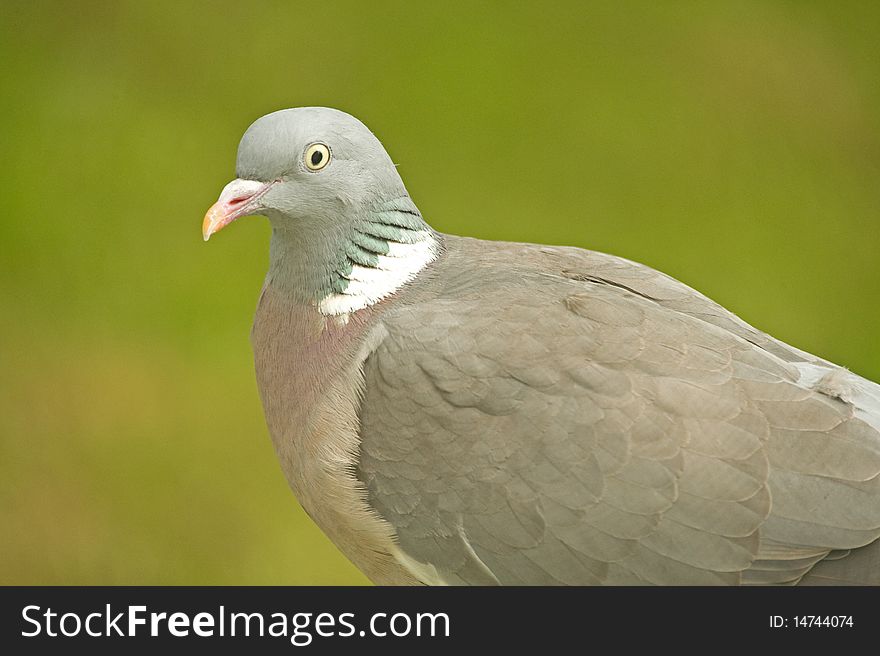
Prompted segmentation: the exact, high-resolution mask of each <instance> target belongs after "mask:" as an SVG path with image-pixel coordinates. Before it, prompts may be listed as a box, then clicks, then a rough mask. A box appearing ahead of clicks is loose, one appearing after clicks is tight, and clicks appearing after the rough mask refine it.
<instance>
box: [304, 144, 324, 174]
mask: <svg viewBox="0 0 880 656" xmlns="http://www.w3.org/2000/svg"><path fill="white" fill-rule="evenodd" d="M303 162H304V163H305V165H306V168H307V169H308V170H309V171H320V170H321V169H323V168H324V167H325V166H327V165H328V164H329V163H330V149H329V148H328V147H327V145H326V144H322V143H313V144H312V145H311V146H309V147H308V148H306V153H305V155H303Z"/></svg>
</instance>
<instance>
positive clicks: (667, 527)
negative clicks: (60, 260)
mask: <svg viewBox="0 0 880 656" xmlns="http://www.w3.org/2000/svg"><path fill="white" fill-rule="evenodd" d="M253 214H261V215H264V216H266V217H268V219H269V221H270V222H271V225H272V239H271V244H270V262H269V271H268V274H267V276H266V280H265V284H264V285H263V289H262V292H261V294H260V299H259V304H258V307H257V311H256V317H255V320H254V326H253V331H252V335H251V338H252V343H253V349H254V359H255V365H256V374H257V381H258V385H259V390H260V395H261V398H262V402H263V407H264V410H265V415H266V421H267V424H268V427H269V433H270V435H271V437H272V441H273V443H274V446H275V451H276V453H277V455H278V458H279V460H280V462H281V466H282V469H283V470H284V473H285V475H286V477H287V480H288V482H289V484H290V487H291V488H292V490H293V492H294V493H295V495H296V497H297V498H298V499H299V501H300V503H301V504H302V506H303V508H304V509H305V510H306V512H307V513H308V514H309V516H310V517H311V518H312V519H313V520H314V521H315V522H316V523H317V524H318V525H319V526H320V527H321V529H323V531H324V532H325V533H326V534H327V535H328V536H329V537H330V538H331V539H332V540H333V542H334V543H335V544H336V545H337V546H338V547H339V549H341V550H342V552H343V553H344V554H345V555H346V556H347V557H348V558H349V559H351V561H352V562H354V564H355V565H356V566H357V567H359V568H360V569H361V570H362V571H363V572H364V573H365V574H366V575H367V576H368V577H369V578H370V579H371V580H372V581H374V582H375V583H377V584H384V585H389V584H448V585H459V584H470V585H495V584H504V585H509V584H513V585H561V584H570V585H593V584H609V585H626V584H636V585H645V584H659V585H670V584H671V585H678V584H688V585H719V584H725V585H726V584H795V583H801V584H823V583H825V584H829V583H830V584H875V585H876V584H880V541H878V536H880V386H878V385H877V384H875V383H873V382H870V381H868V380H865V379H864V378H861V377H859V376H857V375H855V374H853V373H850V372H849V371H847V370H846V369H844V368H841V367H839V366H837V365H834V364H832V363H830V362H827V361H825V360H822V359H820V358H818V357H815V356H813V355H810V354H809V353H805V352H804V351H801V350H798V349H796V348H794V347H791V346H789V345H787V344H784V343H783V342H780V341H778V340H776V339H774V338H773V337H771V336H769V335H767V334H765V333H763V332H761V331H759V330H757V329H755V328H753V327H752V326H750V325H748V324H746V323H745V322H743V321H742V320H740V319H739V318H738V317H736V316H735V315H733V314H732V313H730V312H728V311H727V310H725V309H724V308H722V307H720V306H719V305H717V304H716V303H714V302H713V301H711V300H709V299H708V298H706V297H705V296H703V295H701V294H700V293H698V292H696V291H694V290H693V289H691V288H690V287H687V286H686V285H684V284H682V283H680V282H678V281H676V280H674V279H672V278H670V277H669V276H666V275H664V274H662V273H659V272H657V271H654V270H652V269H650V268H648V267H646V266H643V265H641V264H637V263H635V262H631V261H628V260H625V259H622V258H619V257H613V256H611V255H605V254H603V253H598V252H593V251H588V250H582V249H580V248H571V247H558V246H553V247H549V246H541V245H534V244H521V243H507V242H493V241H483V240H478V239H469V238H466V237H456V236H452V235H446V234H441V233H438V232H436V231H435V230H433V229H432V228H431V227H430V226H429V225H428V224H427V223H426V222H425V220H424V218H423V217H422V215H421V213H420V212H419V210H418V208H417V207H416V205H415V204H414V203H413V201H412V200H411V199H410V197H409V195H408V194H407V191H406V188H405V187H404V185H403V182H402V181H401V179H400V176H399V175H398V172H397V169H396V168H395V165H394V164H393V162H392V160H391V159H390V157H389V156H388V154H387V153H386V151H385V149H384V148H383V146H382V145H381V143H380V142H379V141H378V140H377V138H376V137H375V136H374V135H373V134H372V133H371V132H370V130H369V129H367V127H365V126H364V125H363V124H362V123H361V122H360V121H358V120H357V119H356V118H354V117H352V116H349V115H348V114H345V113H343V112H341V111H338V110H334V109H328V108H321V107H304V108H296V109H286V110H282V111H278V112H275V113H272V114H269V115H267V116H264V117H262V118H260V119H258V120H257V121H256V122H255V123H254V124H253V125H251V126H250V128H248V130H247V132H246V133H245V135H244V137H243V138H242V140H241V143H240V145H239V148H238V159H237V179H235V180H233V181H232V182H230V183H229V184H228V185H227V186H226V187H225V188H224V189H223V192H222V193H221V195H220V198H219V200H218V201H217V202H216V203H215V204H214V205H213V206H212V207H211V208H210V210H209V211H208V213H207V215H206V216H205V219H204V224H203V235H204V238H205V239H208V238H209V237H210V236H211V235H212V234H213V233H215V232H217V231H218V230H220V229H221V228H222V227H224V226H226V225H227V224H229V223H230V222H232V221H234V220H235V219H237V218H239V217H242V216H247V215H253Z"/></svg>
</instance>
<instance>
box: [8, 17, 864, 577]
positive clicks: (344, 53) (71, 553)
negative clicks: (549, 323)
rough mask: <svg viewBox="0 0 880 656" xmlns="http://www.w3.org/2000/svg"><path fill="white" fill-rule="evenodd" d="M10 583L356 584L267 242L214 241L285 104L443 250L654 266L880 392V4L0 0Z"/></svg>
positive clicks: (243, 226) (247, 228) (245, 235)
mask: <svg viewBox="0 0 880 656" xmlns="http://www.w3.org/2000/svg"><path fill="white" fill-rule="evenodd" d="M0 17H2V18H0V24H2V28H0V88H2V92H0V93H2V95H0V103H2V104H0V125H2V131H0V147H2V148H0V154H2V157H0V167H2V180H0V197H2V201H3V202H2V215H0V330H2V333H0V527H2V529H0V583H5V584H12V583H16V584H276V583H277V584H305V583H311V584H325V583H326V584H344V583H366V579H365V578H364V577H363V576H362V575H361V574H359V573H358V572H357V571H356V570H355V569H354V567H353V566H352V565H350V564H349V563H348V562H347V561H346V560H345V559H344V558H343V557H342V556H341V555H340V554H339V553H338V552H337V551H336V549H335V548H334V547H333V546H332V544H330V542H329V541H328V540H327V539H326V538H324V536H323V535H322V534H321V533H320V531H319V530H318V529H317V528H315V527H314V526H313V525H312V523H311V522H310V521H309V520H308V518H307V517H306V516H305V514H304V513H303V512H302V511H301V510H300V508H299V506H298V504H297V503H296V502H295V501H294V498H293V496H292V495H291V494H290V492H289V491H288V489H287V486H286V483H285V481H284V478H283V476H282V474H281V471H280V468H279V466H278V464H277V463H276V461H275V456H274V453H273V451H272V447H271V444H270V441H269V439H268V437H267V434H266V429H265V425H264V422H263V417H262V412H261V408H260V403H259V399H258V396H257V391H256V386H255V383H254V377H253V371H252V363H251V351H250V345H249V343H248V333H249V330H250V324H251V318H252V314H253V309H254V305H255V302H256V298H257V294H258V291H259V288H260V284H261V282H262V277H263V274H264V271H265V267H266V260H267V242H268V236H269V230H268V225H267V224H266V222H265V221H264V220H261V219H250V220H247V221H244V222H241V223H238V224H236V225H235V226H234V227H233V228H232V229H230V230H228V231H224V232H223V233H222V234H221V235H219V238H217V239H213V240H212V241H211V243H210V245H205V244H203V243H202V240H201V237H200V233H199V228H200V222H201V218H202V216H203V214H204V211H205V210H206V209H207V207H208V206H209V205H210V204H211V203H212V202H213V201H214V200H215V199H216V197H217V195H218V194H219V192H220V189H221V188H222V187H223V185H224V184H225V183H226V182H227V181H228V180H229V179H231V178H232V177H233V173H234V158H235V149H236V146H237V143H238V139H239V137H240V136H241V134H242V132H243V131H244V129H245V128H246V127H247V126H248V125H249V123H250V122H251V121H253V120H254V119H256V118H257V117H259V116H260V115H262V114H265V113H267V112H269V111H272V110H275V109H279V108H282V107H291V106H297V105H311V104H320V105H330V106H334V107H338V108H340V109H343V110H346V111H348V112H350V113H353V114H355V115H357V116H358V117H359V118H361V119H362V120H363V121H364V122H365V123H366V124H367V125H369V126H370V127H371V128H372V129H373V130H374V131H375V132H376V133H377V135H378V136H379V137H380V138H381V139H382V140H383V142H384V143H385V145H386V146H387V148H388V150H389V151H390V153H391V154H392V157H393V158H394V159H395V161H396V162H399V163H400V172H401V174H402V175H403V177H404V179H405V181H406V182H407V185H408V187H409V190H410V193H411V195H412V196H413V198H414V199H415V200H416V202H417V203H418V204H419V206H420V208H421V209H422V211H423V213H424V214H425V216H426V217H427V218H428V220H429V221H430V222H431V223H432V224H433V225H434V227H436V228H438V229H439V230H442V231H446V232H453V233H459V234H467V235H474V236H479V237H488V238H498V239H509V240H521V241H536V242H544V243H557V244H574V245H579V246H585V247H589V248H593V249H597V250H603V251H608V252H612V253H615V254H618V255H623V256H626V257H629V258H631V259H635V260H639V261H641V262H645V263H647V264H650V265H652V266H654V267H656V268H659V269H661V270H663V271H665V272H667V273H669V274H671V275H673V276H676V277H678V278H679V279H681V280H683V281H685V282H687V283H689V284H691V285H692V286H694V287H697V288H698V289H700V290H701V291H703V292H704V293H706V294H708V295H709V296H711V297H712V298H714V299H716V300H717V301H719V302H721V303H722V304H724V305H726V306H727V307H729V308H730V309H732V310H734V311H735V312H737V313H739V314H740V315H741V316H743V317H744V318H745V319H746V320H748V321H750V322H751V323H753V324H755V325H757V326H758V327H760V328H762V329H765V330H767V331H769V332H771V333H773V334H774V335H776V336H778V337H780V338H782V339H784V340H786V341H789V342H791V343H793V344H795V345H797V346H799V347H801V348H804V349H807V350H810V351H812V352H815V353H817V354H820V355H822V356H824V357H827V358H830V359H831V360H834V361H835V362H838V363H840V364H843V365H846V366H847V367H850V368H851V369H853V370H855V371H856V372H858V373H861V374H863V375H865V376H868V377H871V378H874V379H875V380H876V379H880V302H878V299H880V131H878V128H880V38H878V34H880V4H878V3H877V2H873V1H866V2H861V3H852V2H831V1H828V2H800V1H798V2H794V1H792V2H744V1H743V0H736V1H731V2H668V3H655V2H635V3H633V2H624V3H621V2H607V3H605V2H603V3H584V2H571V3H564V4H559V5H555V6H554V5H547V4H545V3H540V4H539V3H528V4H526V3H501V2H491V3H462V4H460V5H457V6H454V5H452V4H450V3H429V2H424V3H422V2H420V3H412V2H409V3H407V2H370V3H365V2H346V3H315V2H309V3H294V2H189V3H187V2H106V3H89V2H76V3H74V2H69V3H68V2H65V3H62V2H54V3H46V2H26V3H25V2H9V1H8V0H7V1H4V2H3V3H2V5H0Z"/></svg>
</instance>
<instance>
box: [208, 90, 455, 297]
mask: <svg viewBox="0 0 880 656" xmlns="http://www.w3.org/2000/svg"><path fill="white" fill-rule="evenodd" d="M236 175H237V179H236V180H233V181H232V182H230V183H229V184H228V185H227V186H226V187H225V188H224V190H223V192H222V193H221V195H220V198H219V199H218V201H217V202H216V203H215V204H214V205H213V206H212V207H211V209H210V210H209V211H208V213H207V215H206V216H205V220H204V223H203V226H202V231H203V235H204V238H205V239H206V240H207V239H208V238H209V237H210V236H211V235H212V234H214V233H215V232H217V231H219V230H220V229H222V228H223V227H224V226H226V225H228V224H230V223H232V221H234V220H236V219H238V218H240V217H242V216H250V215H254V214H262V215H265V216H266V217H268V219H269V220H270V222H271V224H272V245H271V257H270V278H271V279H272V280H274V281H275V282H276V284H277V285H278V286H279V287H286V288H288V289H289V290H290V291H291V292H292V293H294V294H295V295H296V296H297V297H299V300H306V301H311V302H316V303H320V302H322V301H325V300H326V299H327V298H328V297H330V296H332V295H340V294H341V295H344V296H356V297H358V300H356V301H352V299H350V298H349V299H345V298H343V299H342V301H341V302H325V304H324V309H325V310H327V309H328V308H329V311H328V312H327V313H329V314H341V313H345V312H348V311H352V310H356V309H360V308H362V307H366V305H370V304H372V303H373V302H375V301H376V300H378V299H380V298H384V297H385V296H387V295H389V294H391V293H393V292H394V291H396V289H398V288H399V287H400V286H401V285H402V284H404V283H405V282H407V281H408V280H409V279H411V278H412V277H413V276H414V275H415V272H413V271H411V269H413V268H414V267H415V266H416V265H419V267H418V268H421V267H422V266H424V265H425V264H427V262H429V261H430V260H431V259H433V257H434V255H435V254H436V251H437V248H436V247H435V246H436V244H435V237H436V233H433V231H432V230H431V229H430V228H429V227H428V226H427V224H425V222H424V221H423V220H422V217H421V214H420V213H419V211H418V209H417V208H416V206H415V205H414V204H413V202H412V201H411V200H410V198H409V195H408V194H407V191H406V187H405V186H404V184H403V181H402V180H401V179H400V176H399V175H398V173H397V168H396V167H395V165H394V163H393V162H392V160H391V158H390V157H389V155H388V153H387V152H386V151H385V148H384V147H383V146H382V144H381V143H380V142H379V140H378V139H377V138H376V137H375V136H374V135H373V133H372V132H371V131H370V130H369V129H368V128H367V127H366V126H365V125H364V124H363V123H361V122H360V121H359V120H358V119H356V118H354V117H353V116H350V115H349V114H346V113H345V112H341V111H339V110H336V109H330V108H326V107H298V108H294V109H284V110H281V111H277V112H273V113H271V114H267V115H266V116H263V117H261V118H259V119H257V120H256V121H255V122H254V123H253V124H252V125H251V126H250V127H249V128H248V129H247V131H246V132H245V134H244V136H243V137H242V139H241V142H240V144H239V147H238V157H237V162H236ZM423 242H426V243H423ZM422 255H426V256H428V257H427V259H426V258H425V257H422ZM389 257H391V258H392V259H391V260H389V259H388V258H389ZM383 258H384V259H383ZM401 258H402V259H401ZM422 260H425V261H422ZM362 268H368V269H374V270H375V271H370V272H366V273H365V272H363V271H361V269H362ZM389 268H392V269H395V271H394V273H395V274H396V275H385V276H384V278H385V279H384V280H383V279H381V278H383V275H380V274H378V273H376V272H377V271H387V270H388V269H389ZM416 272H417V270H416ZM368 274H369V275H368ZM359 278H361V279H365V278H370V279H371V281H372V282H371V283H370V285H366V283H365V282H364V281H363V280H359ZM398 278H400V279H401V280H402V282H401V280H397V279H398ZM395 281H396V282H395ZM392 283H394V284H392ZM367 286H368V287H369V289H365V287H367ZM338 300H339V299H337V301H338Z"/></svg>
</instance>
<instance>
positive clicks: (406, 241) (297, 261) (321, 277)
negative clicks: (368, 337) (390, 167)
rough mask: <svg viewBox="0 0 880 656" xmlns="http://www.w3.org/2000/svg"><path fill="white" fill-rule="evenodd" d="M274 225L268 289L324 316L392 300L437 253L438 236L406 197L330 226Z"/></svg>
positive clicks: (312, 222) (325, 224)
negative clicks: (288, 295) (269, 287)
mask: <svg viewBox="0 0 880 656" xmlns="http://www.w3.org/2000/svg"><path fill="white" fill-rule="evenodd" d="M273 224H274V225H273V232H272V244H271V247H270V266H269V275H268V278H267V282H268V284H270V285H271V286H272V287H273V288H275V289H276V290H279V291H285V292H287V293H288V294H290V295H291V296H292V297H293V300H295V301H297V302H300V303H308V304H312V305H315V306H317V308H318V311H319V312H320V313H321V314H323V315H325V316H337V315H346V314H349V313H351V312H356V311H357V310H361V309H363V308H366V307H369V306H371V305H373V304H375V303H378V302H379V301H381V300H382V299H384V298H387V297H389V296H391V295H392V294H394V293H395V292H396V291H397V290H399V289H400V288H401V287H402V286H403V285H405V284H406V283H408V282H409V281H411V280H412V279H413V278H415V277H416V276H417V275H418V273H419V272H420V271H421V270H422V269H424V268H425V267H426V266H427V265H428V264H430V263H431V262H432V261H433V260H434V259H436V257H437V256H438V254H439V252H440V242H439V238H438V235H437V233H435V232H434V231H433V230H432V229H431V227H430V226H428V224H427V223H425V221H424V219H423V218H422V215H421V213H420V212H419V210H418V208H417V207H416V206H415V204H414V203H413V202H412V200H410V198H409V197H407V196H403V197H400V198H396V199H393V200H391V201H385V202H382V203H379V204H377V205H375V206H373V207H372V208H370V209H369V210H367V211H365V212H363V213H361V214H359V215H358V216H357V217H355V218H352V219H348V220H339V221H333V222H332V223H330V224H327V223H324V222H320V221H311V222H297V224H296V225H295V226H291V225H290V223H289V222H284V223H282V222H273ZM288 226H290V227H288Z"/></svg>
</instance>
